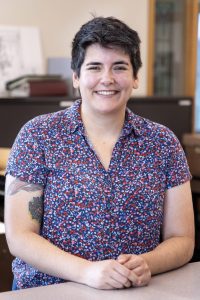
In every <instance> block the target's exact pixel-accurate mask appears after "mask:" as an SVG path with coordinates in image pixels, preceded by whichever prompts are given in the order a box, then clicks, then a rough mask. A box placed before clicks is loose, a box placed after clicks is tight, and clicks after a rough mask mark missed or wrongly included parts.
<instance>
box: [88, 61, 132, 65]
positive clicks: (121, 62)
mask: <svg viewBox="0 0 200 300" xmlns="http://www.w3.org/2000/svg"><path fill="white" fill-rule="evenodd" d="M90 65H95V66H98V65H102V63H100V62H96V61H91V62H89V63H87V64H86V66H90ZM113 65H126V66H128V65H129V63H127V62H126V61H124V60H119V61H116V62H114V64H113Z"/></svg>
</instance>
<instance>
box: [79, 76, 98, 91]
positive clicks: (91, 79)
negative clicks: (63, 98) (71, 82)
mask: <svg viewBox="0 0 200 300" xmlns="http://www.w3.org/2000/svg"><path fill="white" fill-rule="evenodd" d="M97 83H98V79H97V78H96V77H95V76H85V77H82V81H81V86H82V88H87V89H92V88H93V87H95V86H96V85H97Z"/></svg>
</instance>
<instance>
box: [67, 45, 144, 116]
mask: <svg viewBox="0 0 200 300" xmlns="http://www.w3.org/2000/svg"><path fill="white" fill-rule="evenodd" d="M73 84H74V87H75V88H79V90H80V94H81V98H82V110H83V111H87V113H100V114H110V113H115V112H119V111H120V110H121V111H123V112H124V109H125V106H126V104H127V101H128V99H129V98H130V96H131V93H132V89H133V88H137V87H138V80H137V79H135V78H134V76H133V68H132V65H131V61H130V58H129V56H128V55H127V54H125V53H124V52H123V51H122V50H120V49H110V48H103V47H101V46H100V45H99V44H92V45H91V46H89V47H88V48H87V50H86V55H85V60H84V62H83V64H82V66H81V70H80V76H79V77H78V76H77V75H76V74H75V73H74V74H73Z"/></svg>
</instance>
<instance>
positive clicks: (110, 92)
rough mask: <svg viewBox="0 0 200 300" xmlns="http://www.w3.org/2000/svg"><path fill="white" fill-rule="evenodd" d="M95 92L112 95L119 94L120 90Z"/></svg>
mask: <svg viewBox="0 0 200 300" xmlns="http://www.w3.org/2000/svg"><path fill="white" fill-rule="evenodd" d="M95 93H96V94H98V95H103V96H111V95H115V94H117V93H118V91H96V92H95Z"/></svg>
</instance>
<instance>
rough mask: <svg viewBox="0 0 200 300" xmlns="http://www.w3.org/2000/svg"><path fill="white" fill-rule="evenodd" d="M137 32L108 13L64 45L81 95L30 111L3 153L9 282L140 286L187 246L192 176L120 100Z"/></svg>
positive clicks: (125, 95)
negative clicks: (56, 108) (62, 106)
mask: <svg viewBox="0 0 200 300" xmlns="http://www.w3.org/2000/svg"><path fill="white" fill-rule="evenodd" d="M139 46H140V39H139V37H138V35H137V33H136V32H135V31H134V30H132V29H131V28H129V27H128V26H127V25H125V24H124V23H123V22H121V21H120V20H117V19H115V18H111V17H109V18H94V19H93V20H91V21H89V22H87V23H86V24H84V25H83V26H82V27H81V29H80V30H79V32H78V33H77V34H76V36H75V38H74V40H73V44H72V69H73V84H74V87H75V88H77V89H79V91H80V95H81V100H78V101H76V102H75V104H74V105H73V106H72V107H71V108H69V109H66V110H63V111H60V112H56V113H53V114H48V115H44V116H39V117H36V118H35V119H33V120H31V121H30V122H28V123H27V124H26V125H25V126H24V127H23V128H22V130H21V132H20V133H19V135H18V137H17V139H16V141H15V143H14V146H13V149H12V153H11V156H10V159H9V163H8V167H7V179H6V181H7V183H6V209H5V220H6V235H7V241H8V245H9V248H10V251H11V253H12V254H13V255H14V256H16V257H17V258H16V259H15V260H14V262H13V272H14V282H15V284H16V288H18V289H19V288H27V287H34V286H40V285H47V284H53V283H59V282H63V281H65V280H69V281H75V282H79V283H83V284H86V285H89V286H91V287H95V288H98V289H116V288H123V287H130V286H144V285H147V284H148V283H149V281H150V278H151V275H153V274H157V273H160V272H165V271H167V270H171V269H174V268H177V267H180V266H182V265H183V264H185V263H187V262H188V261H189V260H190V259H191V257H192V253H193V248H194V225H193V210H192V200H191V191H190V183H189V181H190V173H189V170H188V166H187V163H186V159H185V156H184V153H183V150H182V148H181V146H180V144H179V142H178V141H177V139H176V137H175V136H174V135H173V133H172V132H171V131H170V130H169V129H167V128H165V127H164V126H162V125H159V124H156V123H153V122H151V121H149V120H146V119H144V118H141V117H139V116H136V115H134V114H133V113H132V112H131V111H129V110H128V109H127V108H126V104H127V101H128V99H129V98H130V96H131V94H132V90H133V89H136V88H137V87H138V71H139V68H140V67H141V59H140V47H139Z"/></svg>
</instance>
